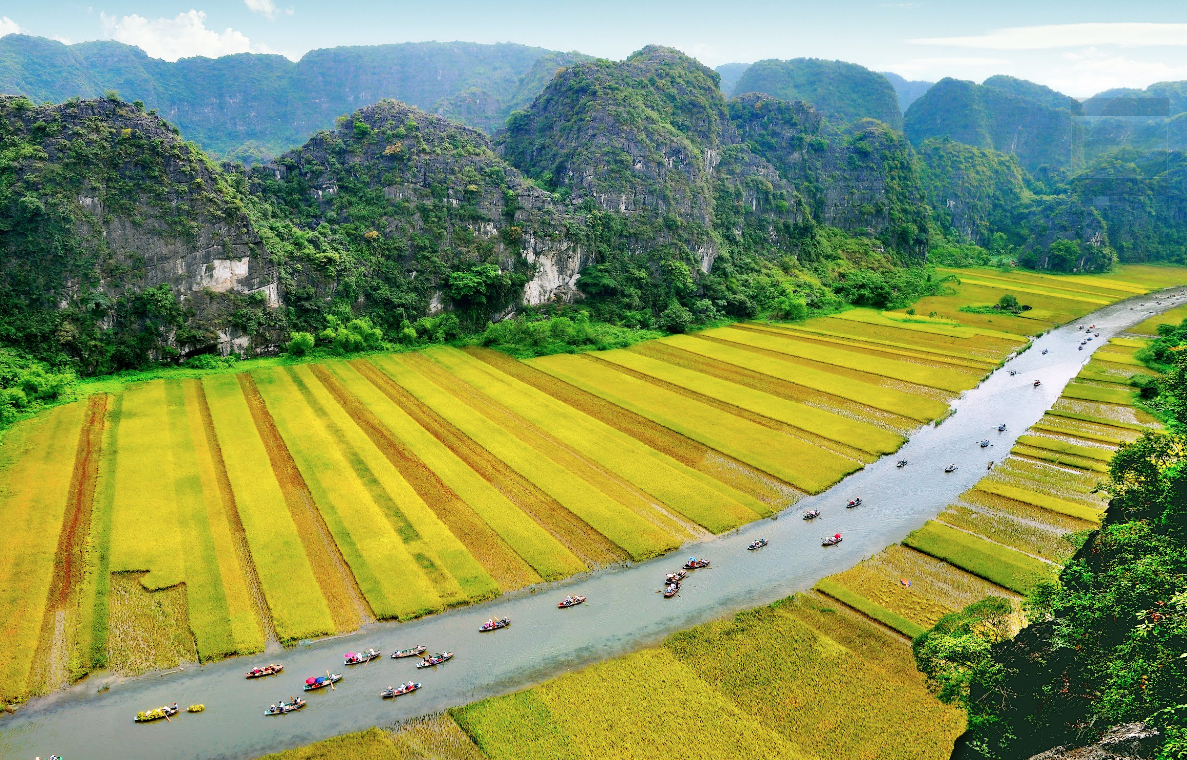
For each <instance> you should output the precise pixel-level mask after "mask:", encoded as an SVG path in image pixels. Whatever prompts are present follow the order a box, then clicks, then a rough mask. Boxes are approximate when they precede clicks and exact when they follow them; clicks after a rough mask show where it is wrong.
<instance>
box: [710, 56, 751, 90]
mask: <svg viewBox="0 0 1187 760" xmlns="http://www.w3.org/2000/svg"><path fill="white" fill-rule="evenodd" d="M748 68H750V64H749V63H723V64H721V65H720V66H718V67H717V68H716V69H714V71H716V72H717V73H718V74H720V75H721V91H722V92H723V93H724V94H725V96H726V97H727V98H730V97H733V94H734V87H736V86H737V84H738V80H739V79H741V78H742V75H743V74H745V73H746V69H748Z"/></svg>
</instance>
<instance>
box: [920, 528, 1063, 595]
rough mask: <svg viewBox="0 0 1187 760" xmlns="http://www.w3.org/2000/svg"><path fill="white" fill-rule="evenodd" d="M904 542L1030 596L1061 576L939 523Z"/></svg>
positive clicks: (1023, 556)
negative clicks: (1037, 586)
mask: <svg viewBox="0 0 1187 760" xmlns="http://www.w3.org/2000/svg"><path fill="white" fill-rule="evenodd" d="M903 543H904V544H905V545H907V546H909V547H911V548H912V549H916V550H918V551H921V552H923V553H924V554H930V555H931V556H933V557H935V558H936V559H942V560H944V561H945V562H948V563H951V564H953V565H956V566H957V567H959V568H960V569H962V570H967V571H968V572H970V573H972V574H973V575H977V576H980V577H982V578H984V579H985V580H987V581H989V582H991V583H996V584H997V585H999V586H1001V587H1002V588H1006V589H1009V590H1011V591H1016V592H1018V593H1019V594H1029V593H1030V592H1031V590H1033V589H1034V587H1035V586H1036V585H1038V584H1039V583H1040V582H1042V581H1047V580H1055V578H1056V577H1057V576H1058V574H1059V568H1058V567H1057V566H1056V565H1052V564H1048V563H1046V562H1043V561H1041V560H1038V559H1035V558H1034V557H1031V556H1028V555H1026V554H1023V553H1022V552H1019V551H1015V550H1014V549H1010V548H1007V547H1005V546H1001V545H1000V544H995V543H993V542H992V541H986V540H985V539H983V538H979V537H977V536H974V535H972V534H969V533H965V532H964V531H961V530H957V529H956V528H951V527H949V526H947V525H944V524H942V523H938V522H936V521H935V520H928V522H927V524H925V525H924V526H923V527H922V528H920V529H918V530H916V531H913V532H912V533H911V534H910V535H908V536H907V537H906V538H905V539H903Z"/></svg>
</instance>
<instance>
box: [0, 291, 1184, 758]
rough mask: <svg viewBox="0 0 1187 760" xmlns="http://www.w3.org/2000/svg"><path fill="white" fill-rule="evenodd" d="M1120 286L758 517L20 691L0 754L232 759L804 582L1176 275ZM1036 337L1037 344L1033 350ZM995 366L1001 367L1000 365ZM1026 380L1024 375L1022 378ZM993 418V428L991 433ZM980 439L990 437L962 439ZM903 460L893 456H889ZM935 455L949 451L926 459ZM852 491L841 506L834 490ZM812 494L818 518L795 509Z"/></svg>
mask: <svg viewBox="0 0 1187 760" xmlns="http://www.w3.org/2000/svg"><path fill="white" fill-rule="evenodd" d="M1159 297H1160V298H1161V303H1156V302H1155V300H1154V298H1153V297H1152V296H1144V297H1139V298H1134V299H1130V300H1128V301H1124V302H1121V303H1118V304H1114V305H1113V306H1109V307H1106V308H1104V309H1101V310H1099V311H1097V312H1094V313H1093V314H1090V315H1088V316H1086V317H1084V318H1083V319H1081V320H1078V321H1077V322H1073V323H1071V324H1069V325H1066V326H1064V327H1062V328H1058V329H1056V330H1054V331H1052V332H1050V333H1048V334H1046V335H1044V336H1042V337H1040V338H1039V339H1037V340H1036V341H1035V342H1034V344H1033V346H1032V347H1031V348H1030V349H1029V350H1027V351H1024V352H1023V353H1022V354H1020V355H1018V356H1016V357H1014V358H1013V359H1011V360H1010V361H1009V362H1008V363H1007V364H1006V365H1005V367H1004V368H1002V369H999V370H998V371H996V372H995V373H993V374H992V375H990V376H989V377H988V378H987V379H986V380H985V381H984V382H983V383H981V385H979V386H978V387H977V388H975V389H973V390H971V391H968V392H966V393H965V394H963V396H962V397H961V398H960V399H958V400H957V401H956V402H955V403H954V407H955V410H956V413H955V415H954V416H952V417H949V418H948V420H947V421H946V422H944V423H943V424H942V425H939V426H926V427H924V428H921V429H920V430H919V431H917V432H916V433H915V434H914V436H913V437H912V438H911V440H910V441H909V442H908V443H907V444H906V445H905V446H904V447H903V448H902V449H901V450H900V452H899V453H898V454H896V455H894V456H889V457H883V458H882V459H881V460H879V461H878V462H875V463H874V464H871V465H869V466H868V467H866V468H865V469H864V470H861V471H860V472H857V473H854V474H853V475H851V476H849V477H848V478H846V479H845V480H843V481H842V482H841V483H839V484H837V485H836V486H834V487H833V488H831V489H829V490H828V491H826V492H825V493H823V494H820V495H819V496H815V497H810V498H806V499H804V500H802V501H800V502H799V503H798V504H797V505H795V507H793V508H791V509H789V510H787V511H785V512H783V513H782V514H781V515H778V516H776V517H774V518H771V519H769V520H760V521H758V522H755V523H751V524H750V525H747V526H744V527H743V528H741V529H740V530H738V531H736V532H734V533H730V534H726V535H723V536H719V537H717V538H714V539H712V540H711V541H708V542H706V543H704V544H701V545H690V546H686V547H685V548H684V549H683V550H682V553H681V554H678V555H674V556H672V555H670V556H668V557H666V558H659V559H655V560H651V561H648V562H644V563H639V564H633V565H629V566H625V567H620V568H615V569H611V570H606V571H603V572H599V573H594V574H592V575H589V576H586V577H583V578H577V579H570V580H569V581H567V582H561V583H557V584H554V585H553V586H551V587H547V588H544V589H537V590H536V591H535V592H532V593H517V594H512V595H508V596H505V597H502V598H500V599H497V600H494V601H491V602H488V603H485V604H481V605H477V606H473V607H467V608H463V609H458V610H454V611H451V612H446V613H443V614H439V615H434V616H432V617H429V618H426V619H423V620H417V621H413V622H409V623H380V624H375V625H372V626H370V627H368V628H367V629H366V630H364V631H360V632H358V633H355V634H351V635H349V636H343V637H338V638H335V639H329V640H320V641H317V642H314V643H312V644H309V645H306V646H298V647H297V648H295V649H292V650H289V651H286V652H283V653H280V654H276V655H261V656H258V657H252V658H243V657H239V658H233V659H231V660H227V661H223V662H218V663H214V664H211V665H204V666H190V667H187V668H185V669H184V670H182V671H180V672H174V673H170V674H164V675H162V674H148V675H145V676H142V677H139V678H133V679H110V680H109V681H108V682H106V683H107V684H108V685H109V686H110V688H107V689H106V690H104V691H102V692H99V691H98V690H97V688H96V686H97V683H98V682H97V680H96V679H88V680H85V681H83V682H81V683H80V684H77V685H76V686H74V687H72V688H71V689H68V690H66V691H63V692H60V693H58V694H55V695H53V696H50V697H45V698H41V699H37V700H33V701H32V702H30V703H29V704H28V705H27V706H25V707H23V708H21V709H20V710H19V711H18V712H17V713H16V714H15V715H13V716H10V717H5V718H3V719H2V720H0V756H3V757H5V758H27V759H28V760H32V758H33V757H34V756H35V755H38V756H40V757H43V758H45V757H48V756H49V755H51V754H58V755H61V756H62V757H63V758H65V760H127V758H144V759H146V760H147V759H148V758H153V759H154V760H183V759H189V758H194V759H198V758H202V759H210V758H244V757H255V756H258V755H261V754H264V753H266V752H270V751H276V750H280V749H284V748H287V747H293V746H297V745H301V744H306V743H309V742H312V741H316V740H318V739H323V738H326V737H329V736H333V735H336V734H341V733H346V732H349V731H356V730H360V729H364V728H367V727H369V726H374V725H377V724H378V725H389V724H391V723H393V722H396V721H399V720H404V719H408V718H412V717H416V716H418V715H423V714H427V713H432V712H437V711H440V710H444V709H445V708H448V707H452V706H455V705H460V704H465V703H467V702H471V701H474V700H477V699H481V698H484V697H488V696H492V695H496V694H502V693H507V692H510V691H514V690H517V689H520V688H523V687H525V686H527V685H530V684H532V683H534V682H537V681H540V680H543V679H546V678H548V677H550V676H553V675H557V674H559V673H561V672H564V671H566V670H569V669H572V668H575V667H579V666H581V665H584V664H587V663H591V662H594V661H598V660H604V659H607V658H610V657H614V656H616V655H619V654H623V653H625V652H628V651H631V650H635V649H638V648H639V647H641V646H644V645H646V644H649V643H653V642H656V641H658V640H660V639H662V638H663V637H664V636H666V635H667V634H670V633H672V632H673V631H677V630H680V629H683V628H688V627H690V626H694V625H697V624H699V623H702V622H705V621H707V620H711V619H713V618H717V617H720V616H722V615H725V614H728V613H731V612H734V611H737V610H740V609H744V608H747V607H753V606H756V605H760V604H766V603H770V602H772V601H775V600H777V599H780V598H783V597H785V596H788V595H789V594H792V593H794V592H796V591H801V590H804V589H807V588H810V587H811V586H812V584H814V583H815V582H816V581H817V580H819V579H820V578H822V577H824V576H826V575H830V574H832V573H836V572H839V571H841V570H844V569H845V568H847V567H850V566H852V565H854V564H856V563H857V562H858V561H860V560H861V559H863V558H865V557H868V556H870V555H871V554H874V553H876V552H878V551H880V550H881V549H882V548H884V547H885V546H887V545H888V544H891V543H894V542H897V541H899V540H901V539H902V538H903V537H904V536H906V535H907V533H909V532H910V531H912V530H914V529H916V528H918V527H919V526H921V525H922V524H923V523H924V522H926V521H927V520H929V519H931V518H932V517H934V516H936V515H937V514H938V513H939V512H941V511H943V509H944V508H945V507H946V506H947V505H948V504H949V503H951V502H952V501H954V500H955V499H956V498H957V497H958V496H959V494H960V493H962V492H963V491H965V490H966V489H968V488H970V487H972V486H973V484H975V483H976V482H977V480H979V479H980V478H981V476H982V475H983V474H984V473H985V469H986V463H987V462H988V460H990V459H995V460H1001V459H1004V458H1005V456H1006V454H1007V452H1009V450H1010V447H1011V446H1012V445H1013V443H1014V439H1015V438H1016V436H1017V435H1019V434H1021V433H1022V432H1023V431H1025V430H1026V429H1027V428H1028V427H1030V426H1031V425H1032V424H1034V423H1035V422H1036V421H1038V419H1039V418H1040V417H1041V416H1042V415H1043V413H1044V412H1045V411H1046V410H1047V409H1049V408H1050V407H1051V405H1052V404H1054V402H1055V401H1056V399H1057V398H1058V397H1059V395H1060V393H1061V391H1062V389H1063V386H1064V385H1065V384H1066V383H1067V382H1068V381H1069V380H1070V379H1071V378H1073V377H1074V376H1075V375H1076V374H1077V372H1078V371H1079V370H1080V368H1081V366H1082V365H1083V364H1084V363H1086V362H1087V361H1088V359H1089V357H1090V356H1091V354H1092V349H1095V348H1096V347H1098V346H1100V345H1102V344H1103V343H1105V341H1106V339H1107V338H1108V337H1110V336H1112V335H1114V334H1116V333H1118V332H1121V331H1122V330H1124V329H1125V328H1127V327H1130V326H1132V325H1134V324H1136V323H1137V322H1139V321H1141V320H1143V319H1145V318H1147V317H1148V316H1150V314H1151V313H1154V312H1155V311H1162V310H1165V309H1168V308H1170V307H1171V306H1173V305H1176V304H1180V303H1183V302H1184V301H1185V300H1187V288H1179V289H1176V290H1175V291H1170V292H1165V291H1164V292H1163V293H1161V294H1159ZM1089 323H1095V325H1096V327H1097V330H1098V331H1099V333H1100V338H1098V339H1095V340H1093V341H1092V342H1091V343H1089V344H1088V346H1086V347H1085V350H1083V351H1080V350H1078V345H1079V342H1080V340H1081V338H1082V336H1083V335H1084V333H1083V332H1078V331H1077V330H1076V325H1077V324H1081V325H1087V324H1089ZM1044 349H1046V350H1047V351H1048V353H1046V354H1044V353H1043V351H1044ZM1007 370H1015V371H1016V372H1017V374H1016V375H1014V376H1011V375H1010V374H1009V372H1008V371H1007ZM1035 380H1041V381H1042V384H1041V386H1040V387H1038V388H1035V387H1033V383H1034V381H1035ZM1003 422H1004V423H1006V425H1007V428H1006V431H1005V432H1003V433H999V432H997V426H998V425H999V424H1000V423H1003ZM984 438H989V439H990V440H991V441H992V442H993V447H992V448H990V449H984V450H983V449H981V448H980V447H979V446H978V445H977V442H978V441H979V440H981V439H984ZM904 458H905V459H907V460H909V462H910V464H909V465H908V466H907V467H905V468H903V469H901V470H900V469H896V467H895V460H897V459H904ZM949 462H953V463H955V464H957V465H958V467H959V469H957V470H956V471H955V472H954V473H952V474H948V475H946V474H944V472H943V468H944V467H945V465H947V464H948V463H949ZM854 496H861V497H862V499H863V501H864V503H863V505H862V506H861V507H860V508H858V509H845V502H846V500H847V499H849V498H852V497H854ZM812 507H818V508H819V509H820V511H821V513H822V514H821V518H820V519H818V520H816V521H814V522H811V523H809V522H805V521H804V520H802V519H800V517H799V513H800V512H802V511H803V510H806V509H810V508H812ZM836 532H840V533H843V534H844V542H843V543H841V544H840V545H839V546H836V547H831V548H823V547H821V545H820V538H821V536H823V535H831V534H833V533H836ZM760 536H763V537H766V538H767V539H768V540H769V541H770V545H769V546H768V547H767V548H765V549H763V550H761V551H757V552H748V551H746V545H747V544H748V543H750V542H751V541H753V540H754V539H755V538H758V537H760ZM702 554H704V555H705V556H706V557H708V558H709V559H711V560H712V563H713V564H712V568H711V569H710V570H703V571H699V572H696V573H692V574H691V576H690V578H689V579H688V580H687V581H686V582H685V583H684V588H683V589H682V590H681V592H680V594H679V595H678V596H677V597H676V598H674V599H670V600H664V599H663V598H662V597H660V595H659V594H657V593H656V590H657V589H659V588H660V585H661V584H660V581H661V580H662V578H663V575H664V573H665V572H668V571H671V570H675V569H676V568H677V567H678V566H679V565H680V562H681V559H682V558H683V556H685V555H697V556H700V555H702ZM568 593H576V594H584V595H586V596H587V597H588V598H589V601H588V602H587V603H586V604H584V605H581V606H579V607H576V608H573V609H569V610H558V609H557V607H556V603H557V601H558V600H560V599H561V598H563V597H564V596H565V595H566V594H568ZM501 615H507V616H510V617H511V618H512V620H513V625H512V626H511V627H510V628H508V629H506V630H502V631H497V632H495V633H489V634H480V633H478V626H479V625H480V624H481V623H482V622H483V621H485V620H487V619H488V618H490V617H492V616H501ZM418 643H424V644H426V645H428V646H429V647H430V649H431V650H433V651H436V650H444V649H449V650H452V651H454V652H455V653H456V655H457V656H456V657H455V659H454V660H453V661H452V662H450V663H448V664H446V665H443V666H441V667H438V668H436V669H431V670H427V671H418V670H416V669H415V667H414V665H415V663H416V662H417V660H415V659H408V660H397V661H393V660H391V659H389V658H388V657H387V656H386V655H387V653H390V652H391V651H392V650H394V649H397V648H402V647H408V646H413V645H415V644H418ZM368 647H376V648H378V649H381V650H382V651H384V653H385V656H384V657H383V658H382V659H379V660H376V661H374V662H372V663H370V664H368V665H365V666H363V665H360V666H355V667H352V668H348V669H346V677H345V678H344V679H343V680H342V681H341V682H340V683H339V684H338V686H337V689H336V690H334V691H329V690H322V691H319V692H313V693H311V694H307V695H304V696H306V697H307V698H308V700H309V706H308V707H306V708H305V709H304V710H301V711H300V712H298V713H295V714H292V715H287V716H280V717H268V718H265V717H263V712H264V710H265V709H266V708H267V707H268V705H269V704H271V703H273V702H276V701H277V700H278V699H282V698H285V699H287V698H288V697H290V696H292V695H294V694H300V693H301V684H302V683H303V682H304V680H305V678H306V677H307V676H311V675H321V674H324V673H325V672H326V670H327V668H330V669H333V670H334V671H335V672H342V671H343V667H342V654H343V653H344V652H346V651H354V650H358V649H366V648H368ZM271 660H280V661H282V662H283V663H284V666H285V670H284V673H283V674H282V675H280V676H277V677H272V678H265V679H258V680H254V681H247V680H245V679H244V678H243V673H244V671H245V670H247V669H248V668H249V667H250V666H251V665H254V664H261V665H262V664H265V663H266V662H268V661H271ZM407 680H419V681H421V682H423V683H424V688H422V689H421V690H420V691H418V692H416V693H414V694H411V695H408V696H405V697H400V698H398V699H396V700H381V699H380V698H379V692H380V691H381V690H382V689H383V688H385V687H386V686H388V685H390V684H398V683H401V682H403V681H407ZM173 702H177V703H178V704H179V705H181V706H182V707H183V708H184V706H186V705H189V704H194V703H203V704H205V705H206V711H205V712H204V713H202V714H200V715H187V714H185V713H184V712H183V713H182V714H181V715H180V716H178V717H177V718H175V719H174V720H173V721H172V722H165V721H158V722H157V723H153V724H149V725H143V726H142V725H136V724H134V723H133V722H132V717H133V716H134V715H135V714H136V712H137V711H139V710H144V709H148V708H150V707H152V706H156V705H162V704H170V703H173Z"/></svg>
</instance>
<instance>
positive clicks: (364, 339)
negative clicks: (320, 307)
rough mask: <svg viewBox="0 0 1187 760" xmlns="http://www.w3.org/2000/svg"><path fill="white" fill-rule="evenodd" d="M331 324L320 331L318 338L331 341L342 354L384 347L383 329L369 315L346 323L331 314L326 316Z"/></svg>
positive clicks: (325, 341)
mask: <svg viewBox="0 0 1187 760" xmlns="http://www.w3.org/2000/svg"><path fill="white" fill-rule="evenodd" d="M326 320H327V321H328V322H329V324H330V326H329V327H327V328H326V329H324V330H322V331H321V332H320V333H318V336H317V337H318V339H319V340H321V341H322V342H323V343H329V344H331V345H332V346H333V347H334V350H335V351H337V352H338V353H340V354H349V353H354V352H356V351H374V350H376V349H379V348H382V347H383V330H381V329H379V328H378V327H376V326H375V325H374V324H372V323H371V319H370V318H369V317H361V318H359V319H352V320H350V321H349V322H347V323H346V324H342V321H341V320H340V319H338V318H337V317H335V316H333V315H331V316H329V317H327V318H326Z"/></svg>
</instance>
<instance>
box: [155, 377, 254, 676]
mask: <svg viewBox="0 0 1187 760" xmlns="http://www.w3.org/2000/svg"><path fill="white" fill-rule="evenodd" d="M164 385H165V403H166V409H165V428H164V430H165V432H166V435H167V441H168V443H167V446H168V448H169V449H170V458H171V460H172V462H173V468H174V478H173V498H174V503H175V504H176V505H177V506H176V509H177V519H178V531H179V533H180V538H181V542H180V544H181V546H180V548H181V556H182V560H183V563H184V573H185V580H186V584H185V596H186V606H187V612H188V617H189V621H190V627H191V630H192V632H193V637H194V643H195V646H196V648H197V655H198V660H199V661H200V662H205V661H207V660H213V659H217V658H220V657H225V656H227V655H229V654H233V653H234V652H235V650H236V646H235V642H234V641H233V639H232V636H231V608H230V606H229V605H228V604H227V595H226V592H225V591H224V590H223V578H222V572H221V569H222V568H221V567H220V566H219V558H218V553H217V550H216V548H215V544H214V533H213V531H211V529H210V521H209V519H208V518H207V512H206V504H207V503H216V504H217V503H218V502H219V495H218V484H217V483H214V482H213V481H212V480H206V481H205V482H204V480H203V478H202V473H201V472H200V471H199V470H198V455H197V450H196V447H195V445H194V444H195V440H194V438H193V436H192V435H191V429H190V423H189V416H188V415H187V414H186V397H185V389H184V387H183V386H182V381H179V380H166V381H165V383H164ZM199 440H203V439H199ZM203 442H204V440H203ZM162 443H165V442H164V441H162ZM162 448H165V446H162ZM208 489H209V490H208Z"/></svg>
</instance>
